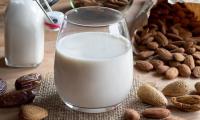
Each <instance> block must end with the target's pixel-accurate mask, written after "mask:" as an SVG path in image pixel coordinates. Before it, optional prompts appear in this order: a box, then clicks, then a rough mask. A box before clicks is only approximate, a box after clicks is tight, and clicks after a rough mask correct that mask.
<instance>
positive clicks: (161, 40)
mask: <svg viewBox="0 0 200 120" xmlns="http://www.w3.org/2000/svg"><path fill="white" fill-rule="evenodd" d="M155 39H156V41H157V42H158V43H159V44H160V45H161V46H163V47H164V46H166V45H168V43H169V40H168V39H167V37H166V36H165V35H164V34H163V33H161V32H157V34H156V35H155Z"/></svg>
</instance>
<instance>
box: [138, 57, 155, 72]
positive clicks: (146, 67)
mask: <svg viewBox="0 0 200 120" xmlns="http://www.w3.org/2000/svg"><path fill="white" fill-rule="evenodd" d="M135 67H136V68H137V69H139V70H141V71H145V72H148V71H151V70H152V69H153V65H152V64H151V63H150V62H148V61H142V60H140V61H137V62H136V64H135Z"/></svg>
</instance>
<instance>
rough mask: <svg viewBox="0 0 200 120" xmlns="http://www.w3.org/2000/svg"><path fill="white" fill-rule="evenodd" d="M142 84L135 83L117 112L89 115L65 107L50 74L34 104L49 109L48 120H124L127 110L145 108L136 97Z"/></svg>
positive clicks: (135, 81) (45, 78)
mask: <svg viewBox="0 0 200 120" xmlns="http://www.w3.org/2000/svg"><path fill="white" fill-rule="evenodd" d="M140 84H141V83H140V82H139V81H137V80H134V81H133V87H132V89H131V91H130V94H129V95H128V97H127V98H126V99H125V100H124V101H123V102H122V104H121V105H119V106H118V107H117V108H116V109H115V110H113V111H110V112H106V113H99V114H88V113H81V112H77V111H73V110H70V109H69V108H67V107H66V106H65V104H64V103H63V102H62V100H61V99H60V97H59V95H58V94H57V92H56V89H55V85H54V78H53V74H52V73H49V74H47V75H45V77H44V80H43V81H42V86H41V89H40V92H39V95H38V96H37V97H36V99H35V101H34V103H35V104H37V105H39V106H42V107H44V108H46V109H48V111H49V116H48V118H46V120H123V114H124V110H125V109H126V108H134V109H136V110H138V111H141V110H143V109H144V108H145V105H144V104H142V103H141V102H139V100H138V98H137V95H136V91H137V88H138V86H139V85H140Z"/></svg>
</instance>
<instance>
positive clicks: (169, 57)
mask: <svg viewBox="0 0 200 120" xmlns="http://www.w3.org/2000/svg"><path fill="white" fill-rule="evenodd" d="M157 53H158V55H159V57H160V58H161V59H162V60H166V61H169V60H172V59H173V55H172V53H171V52H169V51H168V50H166V49H164V48H158V49H157Z"/></svg>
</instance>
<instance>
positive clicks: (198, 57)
mask: <svg viewBox="0 0 200 120" xmlns="http://www.w3.org/2000/svg"><path fill="white" fill-rule="evenodd" d="M192 55H193V57H194V58H195V59H198V60H200V52H195V53H194V54H192Z"/></svg>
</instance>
